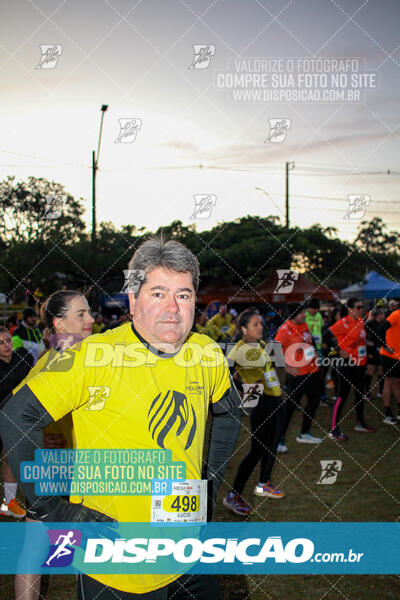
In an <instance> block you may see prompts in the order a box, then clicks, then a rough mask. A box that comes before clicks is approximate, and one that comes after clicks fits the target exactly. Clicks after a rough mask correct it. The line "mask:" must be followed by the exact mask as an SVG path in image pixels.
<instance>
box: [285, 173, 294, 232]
mask: <svg viewBox="0 0 400 600" xmlns="http://www.w3.org/2000/svg"><path fill="white" fill-rule="evenodd" d="M292 169H294V162H287V163H286V164H285V173H286V190H285V213H286V229H289V225H290V223H289V171H291V170H292Z"/></svg>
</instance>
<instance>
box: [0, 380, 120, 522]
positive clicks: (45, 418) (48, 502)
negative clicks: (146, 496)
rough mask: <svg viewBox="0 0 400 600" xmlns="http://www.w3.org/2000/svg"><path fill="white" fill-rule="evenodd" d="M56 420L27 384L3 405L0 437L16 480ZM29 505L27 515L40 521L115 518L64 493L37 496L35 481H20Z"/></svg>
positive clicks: (6, 399) (0, 410) (110, 519)
mask: <svg viewBox="0 0 400 600" xmlns="http://www.w3.org/2000/svg"><path fill="white" fill-rule="evenodd" d="M53 422H54V419H53V418H52V416H51V415H50V414H49V413H48V412H47V410H46V409H45V408H44V407H43V406H42V405H41V404H40V402H39V400H38V399H37V398H36V396H35V394H34V393H33V392H32V390H31V389H30V388H29V387H28V386H27V385H24V386H23V387H22V388H21V389H20V390H19V391H18V392H17V393H16V394H14V396H11V395H10V396H8V397H7V398H5V400H4V401H3V402H2V404H1V406H0V436H1V438H2V440H3V443H4V447H5V450H6V456H7V460H8V462H9V465H10V467H11V470H12V472H13V474H14V476H15V479H16V480H17V481H19V476H20V464H21V462H22V461H32V460H34V457H35V456H34V453H35V450H36V449H37V448H43V431H42V430H43V427H46V426H47V425H50V423H53ZM19 485H20V487H21V489H22V491H23V493H24V494H25V496H26V498H27V500H28V502H29V507H28V511H27V516H29V517H30V518H31V519H34V520H36V521H38V520H39V521H52V522H54V521H56V522H58V521H60V522H75V521H77V522H78V521H104V522H105V521H107V522H109V521H114V519H112V518H111V517H109V516H108V515H105V514H103V513H100V512H98V511H96V510H92V509H90V508H87V507H86V506H83V505H82V504H74V503H70V502H68V501H66V500H64V499H63V498H61V497H60V496H37V495H36V494H35V484H34V483H26V482H25V483H21V482H20V483H19Z"/></svg>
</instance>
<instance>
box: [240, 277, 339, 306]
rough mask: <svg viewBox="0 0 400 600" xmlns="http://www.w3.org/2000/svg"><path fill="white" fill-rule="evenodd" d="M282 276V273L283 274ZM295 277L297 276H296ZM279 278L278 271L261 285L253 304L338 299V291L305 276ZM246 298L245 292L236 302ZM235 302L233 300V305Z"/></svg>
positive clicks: (257, 288) (258, 286)
mask: <svg viewBox="0 0 400 600" xmlns="http://www.w3.org/2000/svg"><path fill="white" fill-rule="evenodd" d="M281 275H282V273H281ZM294 277H295V276H294ZM294 277H291V276H289V277H288V278H285V277H279V274H278V271H276V270H274V271H271V272H270V273H269V275H268V276H267V277H266V278H265V279H264V280H263V281H262V282H261V283H259V284H258V285H257V286H256V288H255V292H254V293H253V298H252V300H251V301H252V302H258V303H259V302H269V303H271V302H274V303H278V302H303V301H304V300H307V299H308V298H311V297H312V296H314V297H316V298H319V299H320V300H335V299H337V293H336V292H337V291H336V290H331V289H329V288H328V287H326V286H325V285H319V284H318V283H313V282H312V281H310V279H308V278H307V277H306V276H305V275H303V274H301V273H300V274H299V276H298V278H297V279H294ZM243 297H244V292H243V293H240V294H238V295H237V296H236V300H235V301H236V302H240V301H243V300H241V299H242V298H243ZM233 302H234V300H232V303H233Z"/></svg>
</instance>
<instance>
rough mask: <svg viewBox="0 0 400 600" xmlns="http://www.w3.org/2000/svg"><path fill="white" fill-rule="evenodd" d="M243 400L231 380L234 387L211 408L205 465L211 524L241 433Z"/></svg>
mask: <svg viewBox="0 0 400 600" xmlns="http://www.w3.org/2000/svg"><path fill="white" fill-rule="evenodd" d="M240 404H241V398H240V396H239V394H238V391H237V389H236V387H235V385H234V383H233V382H232V380H231V387H230V389H229V390H227V392H225V394H224V395H223V396H222V398H221V399H220V400H219V401H218V402H216V403H215V404H212V405H211V412H212V415H213V420H212V423H211V432H210V441H209V446H208V454H207V459H206V464H205V476H206V478H207V480H208V482H209V510H208V514H209V520H211V516H212V512H213V511H214V508H215V503H216V499H217V493H218V489H219V486H220V484H221V481H222V480H223V477H224V474H225V470H226V467H227V465H228V462H229V460H230V458H231V456H232V454H233V450H234V447H235V444H236V441H237V438H238V435H239V430H240V417H241V412H240V408H239V406H240Z"/></svg>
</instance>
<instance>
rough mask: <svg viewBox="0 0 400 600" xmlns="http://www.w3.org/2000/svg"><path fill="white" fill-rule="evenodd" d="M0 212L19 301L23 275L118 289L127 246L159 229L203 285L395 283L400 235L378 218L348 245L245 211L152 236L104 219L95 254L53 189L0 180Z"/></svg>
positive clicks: (319, 231)
mask: <svg viewBox="0 0 400 600" xmlns="http://www.w3.org/2000/svg"><path fill="white" fill-rule="evenodd" d="M49 194H56V195H57V194H58V195H60V196H63V198H64V204H63V208H62V212H61V215H60V216H59V217H58V218H54V219H51V218H45V213H46V200H45V198H46V196H48V195H49ZM0 210H1V215H2V218H1V219H0V253H1V260H0V266H1V268H0V291H1V292H3V293H6V294H10V293H12V294H13V297H15V298H16V299H18V298H21V296H23V292H24V283H23V280H24V279H26V278H29V279H31V280H32V281H33V282H34V284H35V285H40V287H41V289H42V291H43V292H44V293H45V294H48V293H50V292H51V291H54V290H55V289H57V288H59V287H61V285H62V284H66V285H67V286H68V287H74V288H77V287H87V286H92V287H94V288H96V287H97V286H99V288H98V289H105V290H107V291H108V293H113V292H115V291H118V290H120V289H121V288H122V285H123V270H124V269H126V268H127V266H128V262H129V260H130V258H131V256H132V254H133V252H134V250H135V248H136V247H137V246H138V245H139V244H140V243H141V241H142V240H143V239H144V238H145V237H146V236H147V235H149V234H151V233H160V232H161V231H162V232H163V233H164V235H165V236H166V237H168V238H171V239H175V240H178V241H180V242H182V243H183V244H185V245H186V246H187V247H189V248H190V249H191V250H192V251H193V252H194V253H195V254H196V255H197V257H198V259H199V262H200V267H201V285H202V286H204V285H206V284H207V283H208V282H210V281H212V280H214V279H216V278H220V277H224V278H226V279H229V280H231V281H232V282H233V283H234V284H237V285H240V286H241V287H242V286H245V284H246V282H248V283H249V284H250V286H251V287H254V286H256V285H257V284H258V283H260V281H262V280H263V279H264V278H265V277H266V276H267V274H268V272H269V271H270V270H274V269H289V268H292V269H298V270H300V271H302V272H305V274H306V275H307V277H309V278H310V279H312V280H314V281H316V282H322V283H324V285H327V286H328V287H330V288H334V289H340V288H343V287H345V286H347V285H349V284H351V283H354V282H356V281H360V280H362V278H363V276H364V275H365V274H366V273H367V272H368V271H370V270H374V271H377V272H378V273H380V274H382V275H383V276H384V277H387V278H389V279H393V280H399V278H400V254H399V248H400V234H399V233H398V232H394V231H388V228H387V226H386V225H385V223H384V222H383V221H382V219H381V218H380V217H374V218H373V219H372V220H371V221H369V222H368V221H361V223H360V225H359V228H358V232H357V235H356V237H355V239H354V240H353V241H352V242H348V241H345V240H341V239H340V237H339V235H338V231H337V229H336V228H335V227H322V226H321V225H320V224H314V225H312V226H311V227H308V228H306V229H301V228H300V227H291V228H290V229H286V227H285V226H284V225H283V224H282V223H281V222H280V220H279V218H278V217H275V216H269V217H260V216H255V215H247V216H245V217H242V218H240V219H235V220H233V221H228V222H222V223H218V224H217V225H216V226H214V227H213V228H212V229H210V230H207V231H202V232H198V231H197V230H196V225H195V224H190V225H184V224H183V223H182V221H180V220H176V221H173V222H172V223H170V224H169V225H166V226H164V227H162V228H159V229H158V230H157V231H156V232H151V231H149V230H147V229H146V228H144V227H142V228H137V227H136V226H135V225H123V226H122V227H120V228H119V229H117V228H116V227H115V225H114V224H113V223H111V222H102V223H100V224H99V227H98V231H97V245H96V252H95V253H93V249H92V244H91V236H90V232H88V231H86V227H85V223H84V221H83V219H82V217H83V214H84V209H83V206H82V198H80V199H79V200H76V199H75V198H74V197H73V196H72V195H71V194H69V193H68V192H67V191H66V190H65V188H64V186H63V185H61V184H59V183H56V182H53V181H48V180H46V179H43V178H35V177H29V178H28V180H27V181H20V182H17V181H16V180H15V177H11V176H9V177H7V178H6V179H5V180H3V181H1V182H0Z"/></svg>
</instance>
